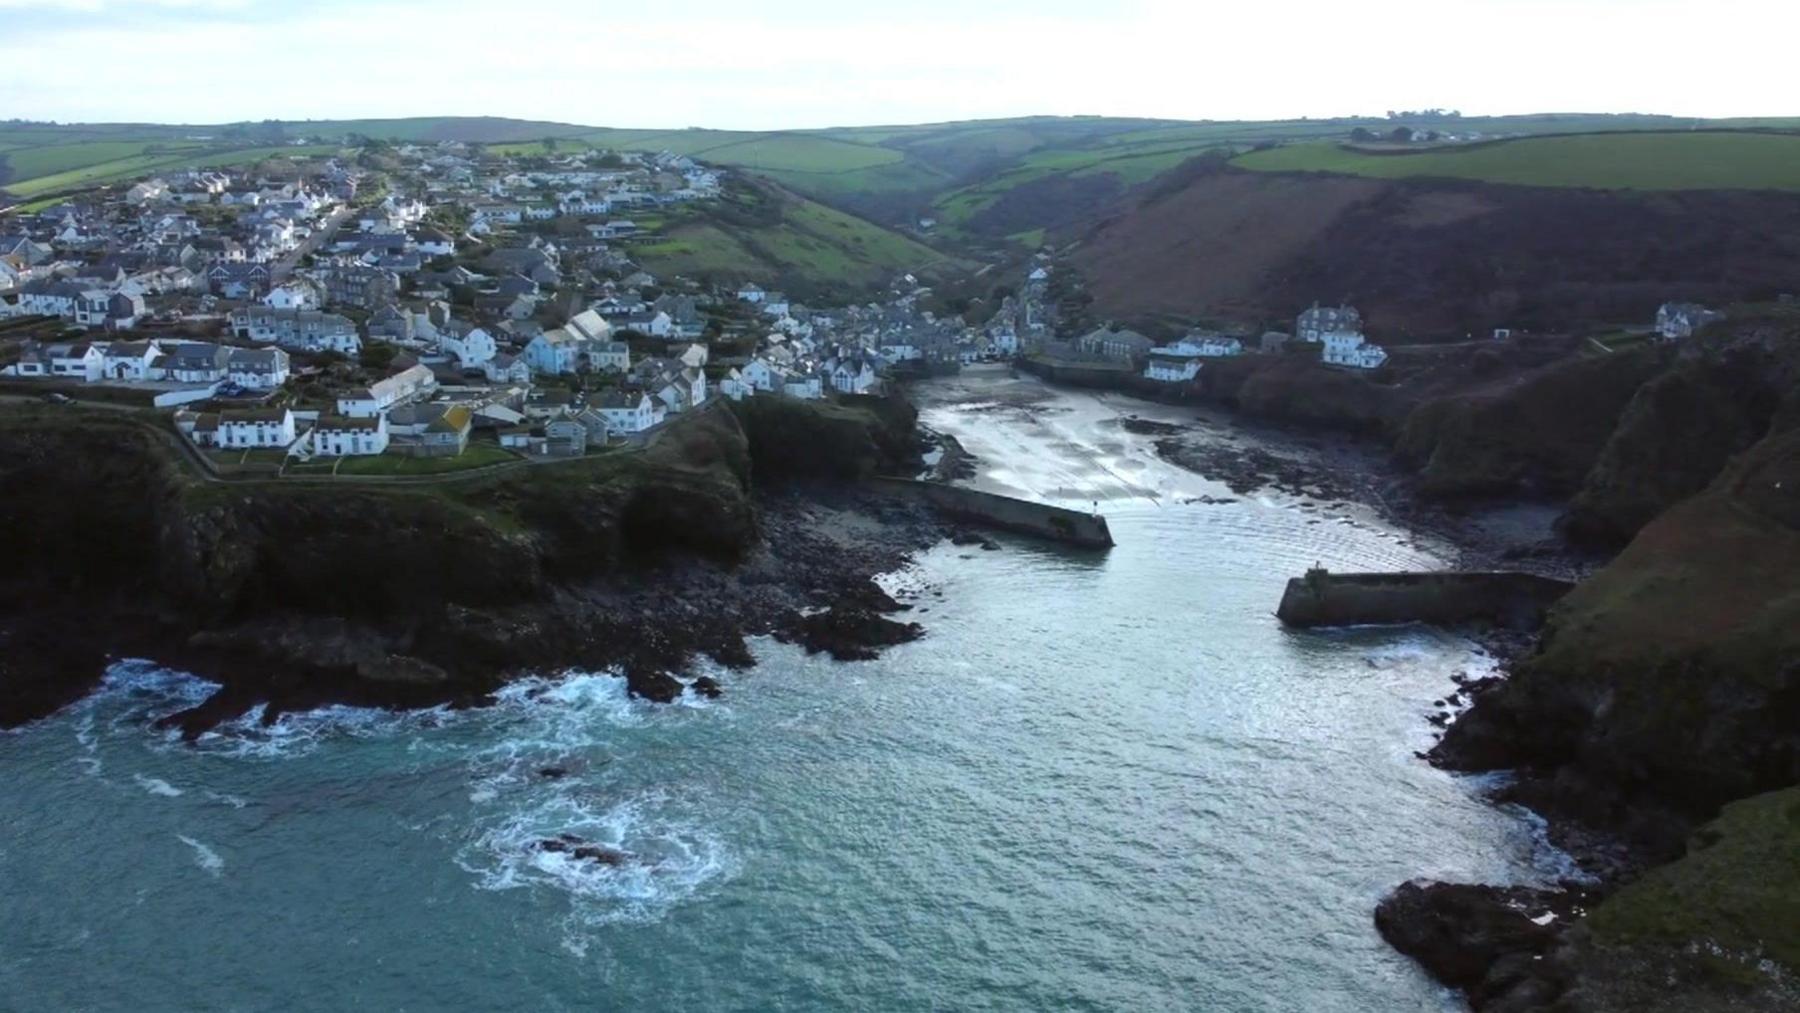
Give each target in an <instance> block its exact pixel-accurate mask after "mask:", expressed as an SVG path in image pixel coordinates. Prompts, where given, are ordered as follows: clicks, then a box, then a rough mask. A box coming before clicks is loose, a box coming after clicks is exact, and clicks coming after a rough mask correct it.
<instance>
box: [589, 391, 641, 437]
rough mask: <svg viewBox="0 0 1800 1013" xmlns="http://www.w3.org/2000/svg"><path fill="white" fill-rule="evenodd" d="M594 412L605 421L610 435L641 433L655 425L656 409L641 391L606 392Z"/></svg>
mask: <svg viewBox="0 0 1800 1013" xmlns="http://www.w3.org/2000/svg"><path fill="white" fill-rule="evenodd" d="M594 410H595V411H597V412H599V413H600V417H601V418H603V419H605V420H606V428H607V431H609V432H612V433H618V434H622V435H625V434H630V433H641V432H643V431H644V430H646V429H649V428H650V427H651V426H653V425H655V424H656V408H655V406H654V405H653V404H652V403H651V401H650V397H649V395H647V394H645V393H644V392H643V391H631V392H629V393H628V392H626V391H622V390H616V389H615V390H610V391H607V392H606V394H605V395H604V396H602V397H601V398H600V403H599V404H598V405H596V406H595V408H594Z"/></svg>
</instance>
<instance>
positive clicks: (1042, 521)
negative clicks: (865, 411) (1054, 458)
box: [870, 478, 1114, 549]
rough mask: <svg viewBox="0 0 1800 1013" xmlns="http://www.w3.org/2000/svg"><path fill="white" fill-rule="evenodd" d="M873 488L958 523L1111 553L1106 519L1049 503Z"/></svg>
mask: <svg viewBox="0 0 1800 1013" xmlns="http://www.w3.org/2000/svg"><path fill="white" fill-rule="evenodd" d="M870 484H871V485H873V486H875V487H876V488H879V489H881V490H883V491H886V492H890V493H894V494H895V495H897V496H898V497H901V498H904V499H907V500H909V501H912V502H920V503H924V504H926V505H928V506H930V507H932V508H934V509H935V510H937V512H938V513H940V514H943V515H945V516H947V517H950V518H952V519H954V520H958V521H963V522H965V523H969V524H976V525H981V526H984V527H990V528H997V529H999V530H1001V531H1010V532H1013V533H1015V534H1022V535H1031V536H1034V537H1037V538H1046V539H1049V540H1051V541H1056V542H1062V543H1064V544H1066V545H1073V546H1076V547H1078V548H1084V549H1109V548H1111V547H1112V546H1113V544H1114V543H1113V537H1112V531H1111V530H1110V529H1109V528H1108V527H1107V525H1106V518H1105V517H1102V516H1101V515H1099V514H1097V513H1083V512H1081V511H1079V510H1070V509H1068V508H1066V507H1059V506H1051V505H1049V504H1047V503H1033V502H1031V501H1029V500H1022V499H1014V498H1013V497H1011V496H1001V495H999V494H997V493H991V492H982V491H980V490H978V489H965V488H963V487H961V486H954V485H945V484H943V483H941V482H921V481H916V480H914V479H909V478H876V479H871V480H870Z"/></svg>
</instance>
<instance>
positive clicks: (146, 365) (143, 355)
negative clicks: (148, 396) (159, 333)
mask: <svg viewBox="0 0 1800 1013" xmlns="http://www.w3.org/2000/svg"><path fill="white" fill-rule="evenodd" d="M162 354H163V351H162V348H161V347H160V346H159V345H157V343H156V342H154V341H114V342H112V343H110V344H108V345H106V346H105V348H104V349H102V351H101V355H102V356H103V357H104V358H103V361H102V363H101V367H100V373H101V376H103V377H104V378H106V379H108V380H148V379H150V368H151V366H152V365H154V364H155V362H156V360H157V359H158V358H159V357H161V355H162Z"/></svg>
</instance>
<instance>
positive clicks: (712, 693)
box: [688, 675, 725, 700]
mask: <svg viewBox="0 0 1800 1013" xmlns="http://www.w3.org/2000/svg"><path fill="white" fill-rule="evenodd" d="M688 688H689V689H691V690H693V691H694V695H696V696H703V697H705V698H707V699H708V700H717V699H718V698H719V696H720V695H721V694H723V693H724V692H725V691H724V690H723V689H722V688H720V686H719V680H717V679H714V678H713V677H712V676H710V675H703V676H700V677H699V678H698V679H695V680H694V681H693V682H692V683H690V684H689V685H688Z"/></svg>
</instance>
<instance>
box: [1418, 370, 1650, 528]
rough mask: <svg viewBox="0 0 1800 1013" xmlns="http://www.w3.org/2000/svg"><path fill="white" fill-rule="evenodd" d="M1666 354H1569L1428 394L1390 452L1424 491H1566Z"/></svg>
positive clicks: (1456, 494) (1450, 494) (1444, 495)
mask: <svg viewBox="0 0 1800 1013" xmlns="http://www.w3.org/2000/svg"><path fill="white" fill-rule="evenodd" d="M1666 354H1667V353H1665V352H1664V351H1662V350H1661V349H1655V348H1640V349H1637V350H1635V351H1632V352H1625V353H1620V354H1615V355H1608V356H1599V357H1595V358H1582V357H1573V358H1568V359H1564V360H1562V361H1560V362H1557V363H1554V364H1552V365H1550V366H1547V367H1544V368H1541V369H1537V370H1533V371H1529V372H1526V373H1524V374H1521V375H1518V376H1516V377H1511V378H1508V379H1505V380H1500V381H1496V382H1493V383H1490V384H1486V385H1483V386H1482V387H1478V388H1476V389H1473V390H1469V391H1459V392H1456V393H1454V394H1451V395H1447V396H1443V397H1438V398H1434V399H1431V400H1428V401H1425V402H1424V403H1422V404H1420V405H1419V406H1418V407H1417V408H1415V409H1414V410H1413V411H1412V412H1411V413H1410V414H1409V415H1408V416H1407V418H1406V421H1405V423H1404V424H1403V425H1402V426H1401V427H1400V430H1399V433H1398V434H1397V437H1396V439H1395V443H1394V449H1395V453H1396V454H1397V455H1398V456H1399V458H1400V460H1401V461H1402V462H1404V463H1406V464H1407V465H1409V466H1411V467H1413V468H1415V469H1417V471H1418V483H1419V492H1420V494H1421V495H1423V496H1425V497H1427V498H1432V499H1467V498H1474V497H1481V496H1504V495H1515V494H1525V495H1532V496H1546V495H1550V496H1557V495H1563V496H1566V495H1568V494H1569V493H1571V492H1573V491H1574V490H1575V489H1577V488H1578V487H1580V485H1581V482H1582V480H1583V478H1584V477H1585V476H1586V475H1587V473H1588V471H1589V470H1590V469H1591V468H1592V467H1593V466H1594V462H1595V461H1596V460H1597V459H1598V458H1599V456H1600V452H1601V448H1603V447H1604V446H1605V445H1606V442H1607V440H1608V438H1609V437H1610V436H1611V435H1612V433H1613V430H1614V427H1615V426H1616V425H1617V424H1618V420H1619V416H1620V415H1621V414H1622V413H1623V412H1624V410H1625V406H1626V405H1627V404H1628V403H1629V402H1630V401H1631V399H1632V397H1633V396H1634V395H1635V394H1636V392H1637V389H1638V387H1639V386H1641V385H1642V384H1643V383H1644V382H1645V381H1646V380H1648V379H1650V378H1651V377H1652V376H1654V375H1656V373H1657V372H1658V371H1659V370H1660V369H1661V368H1662V367H1663V363H1664V359H1665V357H1666Z"/></svg>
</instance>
